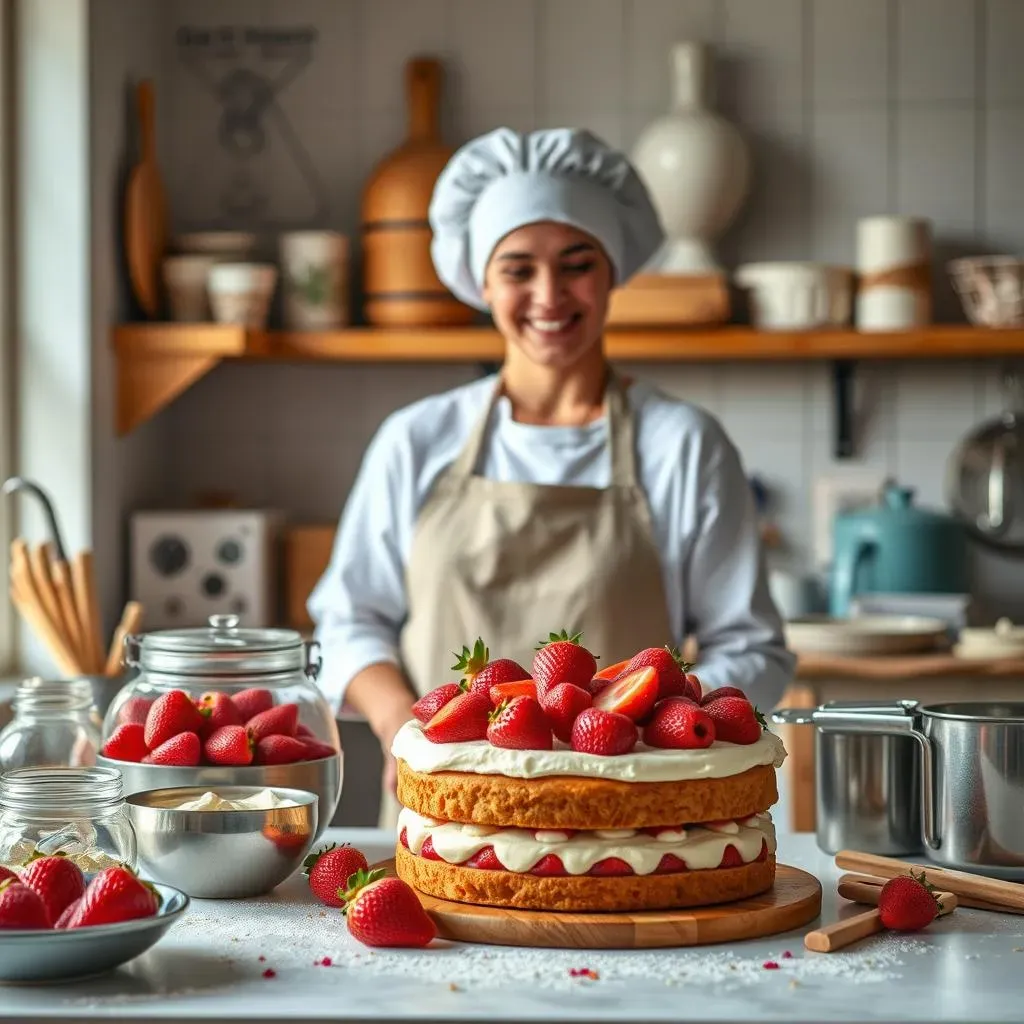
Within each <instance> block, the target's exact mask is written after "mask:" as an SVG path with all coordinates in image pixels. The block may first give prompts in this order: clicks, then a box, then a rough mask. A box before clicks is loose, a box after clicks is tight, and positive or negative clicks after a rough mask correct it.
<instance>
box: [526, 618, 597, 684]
mask: <svg viewBox="0 0 1024 1024" xmlns="http://www.w3.org/2000/svg"><path fill="white" fill-rule="evenodd" d="M582 636H583V634H582V633H576V634H575V635H573V636H569V634H568V633H567V632H566V631H565V630H564V629H563V630H562V632H561V633H550V634H548V638H547V640H542V641H541V642H540V643H539V644H538V645H537V653H536V654H535V655H534V656H533V665H532V666H531V669H532V671H531V672H530V675H531V676H533V678H534V679H535V680H536V682H537V695H538V696H539V697H543V696H544V692H545V691H546V690H548V689H550V688H551V687H552V686H557V685H558V684H559V683H573V684H574V685H576V686H579V687H581V688H583V689H588V688H589V685H588V684H589V683H590V681H591V679H593V678H594V673H595V672H596V671H597V659H596V658H595V657H594V655H593V654H591V653H590V651H588V650H587V649H586V647H584V646H583V645H582V644H581V643H580V640H581V638H582Z"/></svg>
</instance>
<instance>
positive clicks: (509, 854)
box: [398, 807, 775, 875]
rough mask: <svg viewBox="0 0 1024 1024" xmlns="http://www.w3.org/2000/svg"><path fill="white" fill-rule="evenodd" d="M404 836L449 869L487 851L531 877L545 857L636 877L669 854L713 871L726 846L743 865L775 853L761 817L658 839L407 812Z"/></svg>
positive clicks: (402, 818)
mask: <svg viewBox="0 0 1024 1024" xmlns="http://www.w3.org/2000/svg"><path fill="white" fill-rule="evenodd" d="M403 829H404V830H405V833H406V842H407V844H408V847H409V850H410V851H411V852H412V853H414V854H416V855H417V856H419V854H420V851H421V850H422V849H423V844H424V843H425V842H426V841H427V839H428V838H429V839H430V842H431V845H432V846H433V848H434V852H435V853H436V854H437V855H438V857H440V858H441V860H443V861H445V862H447V863H448V864H462V863H463V862H465V861H467V860H469V859H470V857H473V856H475V855H476V854H477V853H479V852H480V851H481V850H483V849H484V848H485V847H488V846H491V847H493V848H494V853H495V856H496V857H497V858H498V860H500V861H501V863H502V864H503V865H504V866H505V867H506V868H507V869H508V870H509V871H516V872H520V873H525V872H527V871H529V870H530V869H531V868H532V867H533V866H534V865H535V864H536V863H537V862H538V861H540V860H541V859H542V858H544V857H546V856H547V855H548V854H554V855H555V856H557V857H558V858H559V860H561V862H562V866H563V867H564V868H565V870H566V871H567V872H568V874H570V875H585V874H586V873H587V872H588V871H589V870H590V869H591V868H592V867H593V866H594V865H595V864H597V863H598V862H599V861H602V860H606V859H607V858H610V857H615V858H617V859H619V860H622V861H625V862H626V863H627V864H628V865H629V866H630V867H631V868H632V869H633V871H634V872H635V873H636V874H638V875H650V874H653V873H654V871H655V869H656V868H657V867H658V865H659V864H660V863H661V859H662V857H664V856H665V854H667V853H671V854H673V855H674V856H676V857H678V858H679V859H680V860H681V861H682V862H683V863H684V864H685V865H686V867H687V869H689V870H690V871H702V870H708V869H711V868H717V867H718V866H719V865H720V864H721V862H722V857H723V856H724V855H725V849H726V847H727V846H732V847H735V849H736V851H737V852H738V853H739V855H740V858H741V859H742V861H743V863H744V864H749V863H751V862H752V861H755V860H757V858H758V856H759V855H760V853H761V847H762V844H764V843H767V846H768V853H769V854H774V853H775V826H774V824H773V823H772V818H771V815H770V814H769V813H768V812H767V811H765V812H763V813H761V814H755V815H752V816H751V817H749V818H743V819H741V820H739V821H728V822H716V823H705V824H701V825H687V826H680V827H679V828H666V829H660V830H659V831H658V832H657V834H656V835H652V834H651V833H650V832H646V831H637V830H634V829H608V830H604V829H601V830H595V831H586V832H576V833H571V834H570V833H568V832H558V831H554V830H537V831H534V830H531V829H522V828H491V827H489V826H486V825H464V824H460V823H459V822H455V821H446V822H441V821H436V820H434V819H433V818H425V817H423V816H422V815H420V814H417V813H416V812H415V811H411V810H409V809H408V808H407V807H405V808H402V810H401V812H400V813H399V816H398V834H399V835H401V834H402V830H403Z"/></svg>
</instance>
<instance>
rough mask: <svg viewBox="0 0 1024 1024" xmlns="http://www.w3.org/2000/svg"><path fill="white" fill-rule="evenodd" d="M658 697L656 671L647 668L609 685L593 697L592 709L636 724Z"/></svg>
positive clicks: (621, 677)
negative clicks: (623, 717) (619, 716)
mask: <svg viewBox="0 0 1024 1024" xmlns="http://www.w3.org/2000/svg"><path fill="white" fill-rule="evenodd" d="M658 695H659V682H658V673H657V670H656V669H654V668H653V667H651V666H647V667H646V668H640V669H637V670H636V671H634V672H629V673H628V674H626V675H624V676H619V678H618V679H616V680H615V681H614V682H612V683H609V684H608V685H607V686H606V687H605V688H604V689H603V690H601V692H600V693H598V694H597V695H596V696H595V697H594V707H595V708H600V709H601V710H602V711H611V712H614V713H615V714H617V715H625V716H626V717H627V718H631V719H632V720H633V721H634V722H636V721H639V720H640V719H641V718H643V717H644V716H645V715H646V714H647V712H648V711H650V710H651V708H653V707H654V703H655V701H657V700H658Z"/></svg>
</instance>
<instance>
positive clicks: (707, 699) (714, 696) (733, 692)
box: [700, 686, 747, 704]
mask: <svg viewBox="0 0 1024 1024" xmlns="http://www.w3.org/2000/svg"><path fill="white" fill-rule="evenodd" d="M719 697H742V698H743V699H744V700H746V699H747V695H746V694H745V693H744V692H743V691H742V690H740V689H739V688H738V687H735V686H720V687H719V688H718V689H717V690H708V692H707V693H705V694H704V696H702V697H701V699H700V703H701V704H710V703H711V702H712V701H713V700H718V698H719Z"/></svg>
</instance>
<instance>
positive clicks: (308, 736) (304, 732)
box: [295, 722, 316, 740]
mask: <svg viewBox="0 0 1024 1024" xmlns="http://www.w3.org/2000/svg"><path fill="white" fill-rule="evenodd" d="M295 735H296V736H297V737H298V738H299V739H300V740H315V739H316V733H315V732H313V730H312V729H310V727H309V726H308V725H303V724H302V723H301V722H299V724H298V725H297V726H295Z"/></svg>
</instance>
